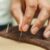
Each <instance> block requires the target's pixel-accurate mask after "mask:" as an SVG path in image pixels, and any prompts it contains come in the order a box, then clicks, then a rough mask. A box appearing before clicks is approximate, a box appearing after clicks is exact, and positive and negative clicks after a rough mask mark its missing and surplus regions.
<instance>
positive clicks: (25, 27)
mask: <svg viewBox="0 0 50 50" xmlns="http://www.w3.org/2000/svg"><path fill="white" fill-rule="evenodd" d="M28 28H29V25H28V24H26V25H24V26H23V27H22V29H23V31H24V32H25V31H27V30H28Z"/></svg>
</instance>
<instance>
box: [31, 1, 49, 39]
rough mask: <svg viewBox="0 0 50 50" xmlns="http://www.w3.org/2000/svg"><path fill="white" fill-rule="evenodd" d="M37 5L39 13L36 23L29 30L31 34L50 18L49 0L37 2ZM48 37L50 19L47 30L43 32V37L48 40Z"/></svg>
mask: <svg viewBox="0 0 50 50" xmlns="http://www.w3.org/2000/svg"><path fill="white" fill-rule="evenodd" d="M38 5H39V8H40V13H39V15H38V18H37V21H36V22H35V24H34V25H33V26H32V28H31V32H32V34H36V33H37V31H38V30H40V28H41V27H42V26H43V25H44V23H45V21H46V20H47V19H48V18H50V3H49V0H38ZM49 36H50V19H49V24H48V26H47V28H46V29H45V31H44V37H45V38H48V37H49Z"/></svg>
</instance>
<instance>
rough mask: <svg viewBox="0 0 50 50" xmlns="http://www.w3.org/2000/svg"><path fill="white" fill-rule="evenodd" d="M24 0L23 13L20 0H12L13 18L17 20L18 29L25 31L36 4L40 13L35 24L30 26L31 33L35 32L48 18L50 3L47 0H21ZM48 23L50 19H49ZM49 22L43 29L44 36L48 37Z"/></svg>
mask: <svg viewBox="0 0 50 50" xmlns="http://www.w3.org/2000/svg"><path fill="white" fill-rule="evenodd" d="M22 1H25V4H26V10H25V14H23V12H22V10H21V0H13V4H12V12H13V15H14V17H15V19H16V20H17V21H18V24H19V30H20V31H24V32H25V31H27V30H28V28H29V26H30V23H31V21H32V19H33V17H34V14H35V12H36V10H37V6H39V8H40V13H39V15H38V17H37V20H36V22H35V24H34V25H33V26H32V28H31V32H32V34H33V35H35V34H36V32H37V31H38V30H40V28H41V27H42V26H43V25H44V23H45V21H46V20H47V19H48V18H49V15H50V6H49V5H50V3H49V0H22ZM49 23H50V20H49ZM49 25H50V24H48V26H47V27H46V30H45V31H44V37H45V38H48V37H49V36H50V32H49V33H46V32H48V31H50V26H49Z"/></svg>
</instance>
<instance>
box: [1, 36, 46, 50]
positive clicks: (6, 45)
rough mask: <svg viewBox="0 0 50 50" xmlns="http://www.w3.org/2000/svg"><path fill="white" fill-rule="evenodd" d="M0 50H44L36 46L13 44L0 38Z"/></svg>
mask: <svg viewBox="0 0 50 50" xmlns="http://www.w3.org/2000/svg"><path fill="white" fill-rule="evenodd" d="M0 50H45V49H43V48H41V47H38V46H36V45H31V44H27V43H21V42H15V41H13V40H10V39H5V38H2V37H0Z"/></svg>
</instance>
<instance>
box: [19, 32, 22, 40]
mask: <svg viewBox="0 0 50 50" xmlns="http://www.w3.org/2000/svg"><path fill="white" fill-rule="evenodd" d="M21 37H22V31H21V33H20V37H19V40H20V39H21Z"/></svg>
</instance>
